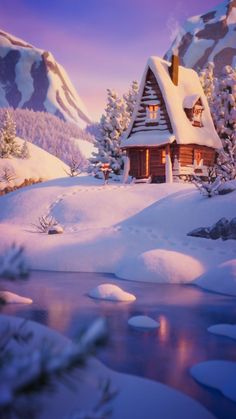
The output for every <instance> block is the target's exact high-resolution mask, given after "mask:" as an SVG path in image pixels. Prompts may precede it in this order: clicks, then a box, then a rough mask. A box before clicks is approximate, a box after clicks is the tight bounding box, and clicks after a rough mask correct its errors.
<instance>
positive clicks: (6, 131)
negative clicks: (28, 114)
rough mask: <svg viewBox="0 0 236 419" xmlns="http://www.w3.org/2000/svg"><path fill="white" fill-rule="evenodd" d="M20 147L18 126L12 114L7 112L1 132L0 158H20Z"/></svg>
mask: <svg viewBox="0 0 236 419" xmlns="http://www.w3.org/2000/svg"><path fill="white" fill-rule="evenodd" d="M19 154H20V147H19V145H18V144H17V142H16V124H15V121H14V119H13V117H12V115H11V114H10V112H8V111H6V113H5V118H4V121H3V126H2V128H1V130H0V157H2V158H8V157H10V156H19Z"/></svg>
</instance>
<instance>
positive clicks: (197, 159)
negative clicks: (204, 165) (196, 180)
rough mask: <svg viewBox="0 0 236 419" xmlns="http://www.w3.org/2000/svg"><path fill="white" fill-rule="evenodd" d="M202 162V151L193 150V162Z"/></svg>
mask: <svg viewBox="0 0 236 419" xmlns="http://www.w3.org/2000/svg"><path fill="white" fill-rule="evenodd" d="M201 162H202V153H201V151H199V150H194V163H195V164H196V165H197V166H199V165H200V163H201Z"/></svg>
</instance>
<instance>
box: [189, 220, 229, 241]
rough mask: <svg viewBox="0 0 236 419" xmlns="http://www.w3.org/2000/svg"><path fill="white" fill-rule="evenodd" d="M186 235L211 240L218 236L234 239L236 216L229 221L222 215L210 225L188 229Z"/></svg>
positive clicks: (224, 238)
mask: <svg viewBox="0 0 236 419" xmlns="http://www.w3.org/2000/svg"><path fill="white" fill-rule="evenodd" d="M187 235H188V236H193V237H203V238H205V239H212V240H217V239H219V238H222V239H223V240H227V239H234V240H236V217H234V218H232V220H231V221H229V220H227V218H224V217H223V218H221V219H220V220H219V221H217V223H215V224H213V225H212V226H211V227H199V228H196V229H194V230H192V231H190V232H189V233H188V234H187Z"/></svg>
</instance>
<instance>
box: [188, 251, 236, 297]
mask: <svg viewBox="0 0 236 419" xmlns="http://www.w3.org/2000/svg"><path fill="white" fill-rule="evenodd" d="M195 283H196V284H197V285H199V286H200V287H202V288H205V289H206V290H209V291H215V292H219V293H222V294H229V295H234V296H236V259H232V260H229V261H227V262H225V263H222V264H220V265H218V266H216V267H214V268H213V269H211V270H209V271H208V272H206V273H205V274H203V275H202V276H201V277H200V278H198V279H197V280H196V282H195Z"/></svg>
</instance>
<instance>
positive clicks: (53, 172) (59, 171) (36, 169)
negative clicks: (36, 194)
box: [0, 137, 69, 189]
mask: <svg viewBox="0 0 236 419" xmlns="http://www.w3.org/2000/svg"><path fill="white" fill-rule="evenodd" d="M16 140H17V143H18V144H19V146H20V147H22V146H23V144H24V140H22V139H21V138H18V137H17V138H16ZM27 146H28V150H29V155H30V157H29V158H28V159H21V158H17V157H11V158H8V159H6V158H1V159H0V176H2V173H3V171H4V169H5V168H9V171H10V172H11V173H12V175H13V180H12V181H10V183H7V182H1V189H3V188H4V187H6V186H8V184H9V185H10V186H15V185H16V186H18V185H20V184H21V183H22V182H23V181H24V180H25V179H35V180H38V179H42V180H49V179H56V178H61V177H66V176H67V175H66V171H69V168H68V166H67V165H66V164H65V163H64V162H62V161H61V160H59V159H58V158H57V157H55V156H53V155H52V154H50V153H48V152H47V151H45V150H43V149H41V148H40V147H38V146H36V145H35V144H32V143H30V142H27Z"/></svg>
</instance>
